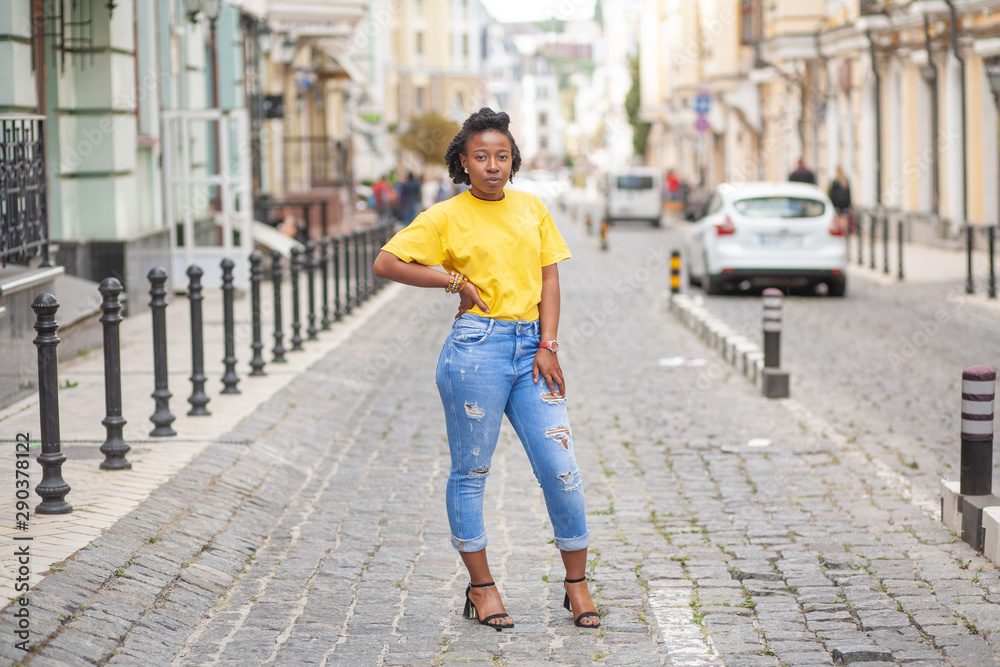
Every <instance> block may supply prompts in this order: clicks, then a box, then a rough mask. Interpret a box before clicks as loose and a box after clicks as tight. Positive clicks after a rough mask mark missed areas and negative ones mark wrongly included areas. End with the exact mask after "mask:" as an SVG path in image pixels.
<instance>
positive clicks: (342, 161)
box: [285, 137, 350, 192]
mask: <svg viewBox="0 0 1000 667" xmlns="http://www.w3.org/2000/svg"><path fill="white" fill-rule="evenodd" d="M349 164H350V161H349V149H348V141H347V139H337V138H334V137H285V191H286V192H302V191H304V190H312V189H314V188H321V187H333V186H339V185H346V184H348V183H349V182H350V167H349Z"/></svg>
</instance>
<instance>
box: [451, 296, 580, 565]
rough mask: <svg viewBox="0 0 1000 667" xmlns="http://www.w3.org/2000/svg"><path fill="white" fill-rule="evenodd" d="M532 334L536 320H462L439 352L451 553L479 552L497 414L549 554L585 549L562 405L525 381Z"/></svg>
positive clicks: (534, 346) (544, 388) (535, 335)
mask: <svg viewBox="0 0 1000 667" xmlns="http://www.w3.org/2000/svg"><path fill="white" fill-rule="evenodd" d="M539 334H540V328H539V323H538V321H537V320H535V321H533V322H527V321H519V322H511V321H504V320H495V319H491V318H485V317H479V316H477V315H470V314H468V313H466V314H464V315H462V316H461V317H459V318H458V319H457V320H455V324H454V325H453V326H452V330H451V334H450V335H449V336H448V338H447V340H446V341H445V344H444V348H443V349H442V350H441V356H440V358H439V359H438V365H437V374H436V379H437V387H438V391H439V392H440V393H441V401H442V402H443V403H444V412H445V420H446V422H447V427H448V444H449V446H450V448H451V472H450V474H449V475H448V487H447V491H446V503H447V507H448V521H449V523H450V524H451V542H452V545H453V546H454V547H455V548H456V549H458V550H459V551H464V552H474V551H479V550H481V549H484V548H486V527H485V525H484V523H483V493H484V492H485V490H486V478H487V477H488V476H489V471H490V465H491V460H492V458H493V451H494V450H495V449H496V445H497V439H498V438H499V437H500V423H501V422H502V420H503V416H504V415H505V414H506V415H507V418H508V419H509V420H510V423H511V425H512V426H513V427H514V430H515V431H516V432H517V435H518V437H519V438H520V439H521V444H523V445H524V451H525V452H526V453H527V454H528V460H529V461H530V462H531V468H532V470H533V471H534V473H535V478H536V479H537V480H538V483H539V484H540V485H541V487H542V493H543V495H544V497H545V506H546V508H547V509H548V513H549V520H550V521H551V522H552V528H553V531H554V532H555V538H556V547H557V548H559V549H560V550H562V551H578V550H580V549H585V548H586V547H587V546H588V544H589V543H590V531H589V529H588V527H587V516H586V510H585V508H584V501H583V485H582V483H581V482H580V471H579V469H578V468H577V465H576V457H575V456H574V454H573V436H572V433H571V431H570V428H569V419H568V417H567V415H566V400H565V399H564V398H561V397H555V396H552V395H551V394H550V393H549V388H548V385H547V384H546V383H545V380H544V379H542V378H539V379H538V384H535V382H534V381H533V380H532V377H531V365H532V362H533V361H534V359H535V353H536V352H537V351H538V343H539ZM546 354H549V352H546Z"/></svg>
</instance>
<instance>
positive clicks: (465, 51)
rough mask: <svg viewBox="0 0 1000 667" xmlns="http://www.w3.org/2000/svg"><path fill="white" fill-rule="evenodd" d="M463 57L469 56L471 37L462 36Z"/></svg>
mask: <svg viewBox="0 0 1000 667" xmlns="http://www.w3.org/2000/svg"><path fill="white" fill-rule="evenodd" d="M462 55H463V56H465V57H468V56H469V36H468V35H462Z"/></svg>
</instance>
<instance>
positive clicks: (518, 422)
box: [374, 107, 601, 631]
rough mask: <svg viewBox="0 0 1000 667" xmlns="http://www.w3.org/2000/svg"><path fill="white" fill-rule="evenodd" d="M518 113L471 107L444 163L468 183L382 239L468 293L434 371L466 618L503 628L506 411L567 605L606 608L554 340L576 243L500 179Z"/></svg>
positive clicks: (382, 258) (390, 270)
mask: <svg viewBox="0 0 1000 667" xmlns="http://www.w3.org/2000/svg"><path fill="white" fill-rule="evenodd" d="M509 124H510V118H509V117H508V115H507V114H506V113H503V112H499V113H498V112H494V111H493V110H492V109H489V108H485V107H484V108H482V109H480V110H479V111H477V112H476V113H474V114H472V115H471V116H469V118H467V119H466V121H465V123H464V124H463V125H462V129H461V130H460V131H459V133H458V134H457V135H455V138H454V139H453V140H452V142H451V145H450V146H449V147H448V150H447V152H446V154H445V162H446V164H447V166H448V174H449V176H451V179H452V180H453V181H454V182H455V183H458V184H462V185H466V186H468V187H469V189H468V190H467V191H465V192H462V193H461V194H458V195H456V196H455V197H452V198H451V199H448V200H447V201H444V202H441V203H439V204H435V205H434V206H432V207H431V208H429V209H428V210H426V211H424V212H423V213H421V214H420V215H418V216H417V218H416V220H414V221H413V224H411V225H410V226H409V227H406V228H405V229H403V230H402V231H400V232H399V233H398V234H396V235H395V236H394V237H393V238H392V239H391V240H390V241H389V243H387V244H386V245H385V246H384V247H383V248H382V252H381V253H380V254H379V256H378V257H377V258H376V260H375V267H374V270H375V275H377V276H380V277H383V278H389V279H390V280H395V281H397V282H401V283H404V284H407V285H414V286H417V287H431V288H442V287H443V288H445V289H446V290H447V291H448V292H450V293H457V294H459V306H458V315H456V317H455V322H454V324H453V325H452V330H451V333H450V334H449V335H448V337H447V338H446V340H445V343H444V347H443V348H442V350H441V355H440V357H439V359H438V365H437V372H436V380H437V387H438V391H439V393H440V395H441V401H442V403H443V404H444V411H445V423H446V427H447V432H448V446H449V448H450V451H451V470H450V473H449V475H448V484H447V487H446V502H445V504H446V507H447V511H448V521H449V524H450V526H451V542H452V545H453V546H454V547H455V548H456V549H458V551H459V553H460V554H461V557H462V561H463V562H464V563H465V566H466V568H467V569H468V571H469V577H470V580H471V581H470V583H469V586H468V588H466V591H465V596H466V605H465V617H466V618H478V619H479V622H480V623H482V624H484V625H489V626H491V627H493V628H496V629H497V631H500V630H502V629H504V628H511V627H514V622H513V621H512V620H511V618H510V616H508V615H507V612H506V610H505V608H504V604H503V601H502V600H501V598H500V593H499V591H498V590H497V588H496V586H495V584H494V581H493V577H492V575H491V574H490V567H489V563H488V561H487V558H486V545H487V539H486V527H485V524H484V520H483V494H484V491H485V485H486V479H487V476H488V475H489V471H490V466H491V460H492V456H493V451H494V449H495V448H496V444H497V439H498V437H499V434H500V424H501V421H502V420H503V416H504V414H506V415H507V417H508V419H509V420H510V423H511V424H512V425H513V426H514V430H515V431H516V432H517V435H518V437H519V438H520V440H521V444H522V445H523V446H524V449H525V451H526V452H527V454H528V460H529V461H531V465H532V469H533V471H534V473H535V477H536V479H537V480H538V482H539V484H540V485H541V487H542V492H543V495H544V497H545V506H546V509H547V510H548V514H549V520H550V522H551V523H552V527H553V531H554V533H555V546H556V548H557V549H559V550H560V554H561V556H562V560H563V564H564V565H565V566H566V578H565V582H564V587H565V598H564V601H563V604H564V606H565V607H566V608H567V609H569V610H570V611H571V613H572V615H573V620H574V622H575V623H576V625H578V626H580V627H585V628H596V627H597V626H598V625H600V621H601V619H600V616H599V615H598V613H597V608H596V607H595V606H594V602H593V600H591V597H590V591H589V590H588V587H587V583H586V582H587V579H586V573H585V570H586V566H587V547H588V546H589V543H590V530H589V528H588V526H587V517H586V511H585V507H584V496H583V486H582V483H581V480H580V471H579V469H578V468H577V464H576V456H575V454H574V444H573V437H572V432H571V431H570V427H569V420H568V418H567V413H566V384H565V380H564V378H563V372H562V369H561V368H560V366H559V357H558V355H557V352H558V350H559V344H558V343H557V342H556V334H557V329H558V327H559V305H560V303H559V272H558V269H557V267H556V263H557V262H560V261H562V260H565V259H569V257H570V252H569V249H568V248H567V247H566V244H565V242H564V241H563V239H562V236H561V235H560V234H559V230H558V229H557V228H556V226H555V223H554V222H553V221H552V216H551V215H549V212H548V210H547V209H546V208H545V205H544V204H543V203H542V201H541V200H540V199H539V198H538V196H536V195H534V194H530V193H527V192H521V191H516V190H505V189H504V185H506V183H507V181H508V180H510V179H512V178H513V176H514V174H516V173H517V170H518V168H519V167H520V165H521V155H520V152H519V151H518V148H517V143H516V142H515V141H514V137H513V135H512V134H511V132H510V130H509V129H508V126H509ZM434 266H442V267H444V269H445V270H446V271H448V273H443V272H441V271H438V270H436V269H433V268H430V267H434ZM539 539H541V536H539Z"/></svg>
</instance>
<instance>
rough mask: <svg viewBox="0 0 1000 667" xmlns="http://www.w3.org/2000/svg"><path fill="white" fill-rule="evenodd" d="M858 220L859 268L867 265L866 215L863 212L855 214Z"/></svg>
mask: <svg viewBox="0 0 1000 667" xmlns="http://www.w3.org/2000/svg"><path fill="white" fill-rule="evenodd" d="M855 216H856V218H857V228H858V229H857V232H858V266H864V263H865V234H864V227H865V215H864V213H863V212H862V211H860V210H858V211H856V212H855Z"/></svg>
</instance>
